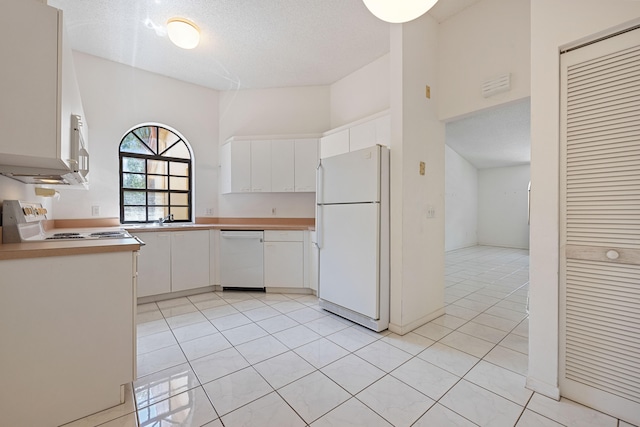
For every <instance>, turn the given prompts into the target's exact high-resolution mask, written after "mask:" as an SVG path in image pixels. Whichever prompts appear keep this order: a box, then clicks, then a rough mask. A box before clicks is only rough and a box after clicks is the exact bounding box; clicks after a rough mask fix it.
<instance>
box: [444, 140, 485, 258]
mask: <svg viewBox="0 0 640 427" xmlns="http://www.w3.org/2000/svg"><path fill="white" fill-rule="evenodd" d="M444 154H445V156H444V159H445V180H444V184H445V196H444V209H445V210H444V220H445V231H444V237H445V240H444V250H445V251H452V250H455V249H460V248H466V247H469V246H474V245H477V244H478V170H477V169H476V168H475V166H473V165H472V164H471V163H469V162H468V161H467V160H465V159H464V158H463V157H462V156H460V155H459V154H458V153H456V152H455V151H454V150H453V149H451V148H449V146H446V145H445V152H444Z"/></svg>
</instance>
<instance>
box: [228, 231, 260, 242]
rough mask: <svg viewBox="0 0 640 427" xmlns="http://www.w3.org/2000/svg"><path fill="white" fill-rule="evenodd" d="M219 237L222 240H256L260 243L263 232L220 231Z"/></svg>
mask: <svg viewBox="0 0 640 427" xmlns="http://www.w3.org/2000/svg"><path fill="white" fill-rule="evenodd" d="M220 237H222V238H223V239H252V240H253V239H258V240H260V242H262V240H263V237H264V232H262V231H221V232H220Z"/></svg>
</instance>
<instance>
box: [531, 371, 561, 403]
mask: <svg viewBox="0 0 640 427" xmlns="http://www.w3.org/2000/svg"><path fill="white" fill-rule="evenodd" d="M524 386H525V387H526V388H528V389H529V390H533V391H535V392H536V393H540V394H541V395H543V396H547V397H548V398H551V399H555V400H560V388H559V387H558V386H557V385H552V384H548V383H546V382H544V381H540V380H538V379H535V378H533V377H527V381H526V383H525V385H524Z"/></svg>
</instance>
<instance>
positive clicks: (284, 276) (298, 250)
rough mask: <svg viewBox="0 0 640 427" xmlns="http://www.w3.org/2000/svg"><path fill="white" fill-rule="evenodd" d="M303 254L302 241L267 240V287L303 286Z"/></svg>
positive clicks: (265, 248) (265, 249)
mask: <svg viewBox="0 0 640 427" xmlns="http://www.w3.org/2000/svg"><path fill="white" fill-rule="evenodd" d="M303 254H304V248H303V243H302V242H265V244H264V285H265V287H284V288H302V287H303V286H304V277H303V265H304V263H303Z"/></svg>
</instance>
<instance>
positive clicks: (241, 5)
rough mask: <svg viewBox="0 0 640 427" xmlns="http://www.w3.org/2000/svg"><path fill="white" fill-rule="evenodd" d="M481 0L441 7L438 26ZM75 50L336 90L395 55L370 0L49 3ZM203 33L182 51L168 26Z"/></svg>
mask: <svg viewBox="0 0 640 427" xmlns="http://www.w3.org/2000/svg"><path fill="white" fill-rule="evenodd" d="M476 1H478V0H440V1H439V2H438V3H437V4H436V6H435V7H434V8H433V9H432V10H431V11H430V12H429V13H431V14H432V16H433V17H434V18H435V19H436V20H438V21H439V22H441V21H443V20H445V19H447V18H448V17H450V16H451V15H453V14H455V13H457V12H459V11H460V10H462V9H463V8H465V7H467V6H469V5H470V4H472V3H474V2H476ZM48 4H49V5H51V6H53V7H56V8H59V9H62V10H63V11H64V20H65V27H66V28H67V32H68V35H69V38H70V40H71V47H72V48H73V49H74V50H78V51H81V52H85V53H88V54H91V55H95V56H98V57H101V58H105V59H109V60H111V61H115V62H119V63H123V64H127V65H131V66H133V67H137V68H140V69H143V70H147V71H152V72H155V73H158V74H162V75H165V76H168V77H173V78H176V79H179V80H183V81H187V82H191V83H195V84H198V85H202V86H206V87H210V88H213V89H218V90H232V89H243V88H252V89H258V88H269V87H286V86H308V85H327V84H331V83H334V82H335V81H337V80H339V79H341V78H343V77H344V76H346V75H348V74H350V73H352V72H353V71H355V70H357V69H359V68H361V67H363V66H364V65H366V64H368V63H370V62H372V61H374V60H375V59H377V58H379V57H380V56H382V55H384V54H385V53H387V52H388V51H389V24H387V23H385V22H382V21H380V20H378V19H377V18H375V17H374V16H373V15H371V13H369V11H368V10H367V9H366V7H365V6H364V4H363V2H362V0H188V1H186V0H183V1H177V0H49V1H48ZM172 17H182V18H187V19H189V20H191V21H193V22H195V23H196V24H197V25H198V26H199V27H200V29H201V33H202V38H201V42H200V45H199V46H198V47H196V48H195V49H193V50H183V49H180V48H178V47H176V46H174V45H173V44H172V43H171V42H170V41H169V39H168V37H167V35H166V30H165V25H166V22H167V20H168V19H169V18H172Z"/></svg>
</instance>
